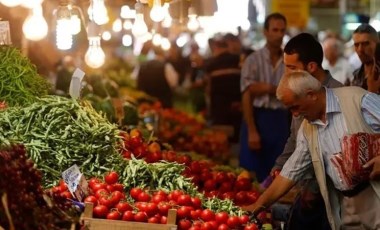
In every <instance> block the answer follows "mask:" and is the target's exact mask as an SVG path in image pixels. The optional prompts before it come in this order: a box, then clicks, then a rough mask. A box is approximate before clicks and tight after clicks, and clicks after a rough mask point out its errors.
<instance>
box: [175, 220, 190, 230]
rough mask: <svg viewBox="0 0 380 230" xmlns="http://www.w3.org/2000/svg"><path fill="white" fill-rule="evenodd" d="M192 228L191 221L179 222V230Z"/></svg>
mask: <svg viewBox="0 0 380 230" xmlns="http://www.w3.org/2000/svg"><path fill="white" fill-rule="evenodd" d="M190 227H191V222H190V220H187V219H182V220H180V221H179V222H178V229H179V230H188V229H189V228H190Z"/></svg>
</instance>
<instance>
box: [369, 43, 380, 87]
mask: <svg viewBox="0 0 380 230" xmlns="http://www.w3.org/2000/svg"><path fill="white" fill-rule="evenodd" d="M367 82H368V91H370V92H373V93H377V94H380V42H379V43H377V44H376V48H375V55H374V57H373V67H372V71H371V73H370V75H369V76H368V79H367Z"/></svg>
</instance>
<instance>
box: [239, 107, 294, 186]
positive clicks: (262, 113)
mask: <svg viewBox="0 0 380 230" xmlns="http://www.w3.org/2000/svg"><path fill="white" fill-rule="evenodd" d="M254 116H255V122H256V127H257V130H258V132H259V134H260V137H261V147H262V148H261V150H260V151H252V150H250V149H249V147H248V129H247V125H246V123H245V122H244V121H243V122H242V126H241V130H240V131H241V132H240V155H239V162H240V166H241V167H243V168H245V169H247V170H250V171H254V172H255V173H256V176H257V179H258V181H259V182H262V181H263V180H264V179H265V178H266V177H267V176H268V175H269V173H270V170H271V169H272V167H273V165H274V163H275V161H276V159H277V157H278V156H279V155H280V154H281V153H282V151H283V149H284V146H285V143H286V140H287V139H288V137H289V129H290V125H289V124H290V122H289V112H288V111H287V110H284V109H263V108H254Z"/></svg>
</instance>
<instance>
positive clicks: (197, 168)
mask: <svg viewBox="0 0 380 230" xmlns="http://www.w3.org/2000/svg"><path fill="white" fill-rule="evenodd" d="M190 169H191V172H192V173H200V172H201V171H202V167H201V164H200V163H199V161H192V162H191V163H190Z"/></svg>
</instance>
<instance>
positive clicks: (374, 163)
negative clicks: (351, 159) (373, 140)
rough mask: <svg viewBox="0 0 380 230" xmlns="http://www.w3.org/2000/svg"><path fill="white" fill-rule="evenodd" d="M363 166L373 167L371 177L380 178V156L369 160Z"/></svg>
mask: <svg viewBox="0 0 380 230" xmlns="http://www.w3.org/2000/svg"><path fill="white" fill-rule="evenodd" d="M363 167H364V168H372V171H371V174H370V175H369V178H370V179H371V180H378V179H380V156H377V157H374V158H373V159H372V160H370V161H368V162H367V163H366V164H365V165H364V166H363Z"/></svg>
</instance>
